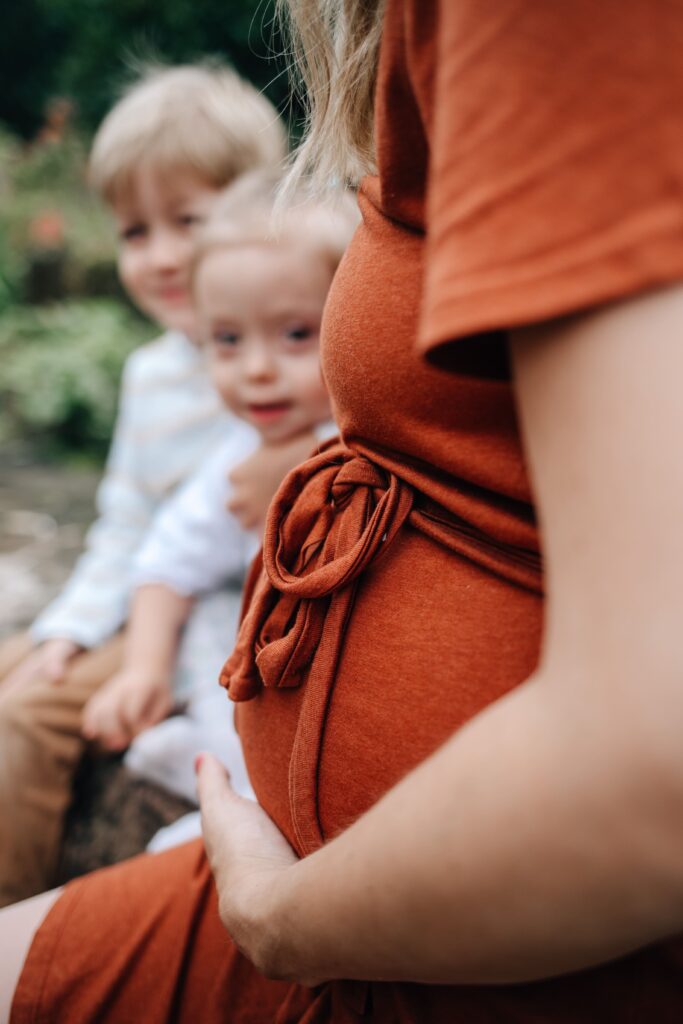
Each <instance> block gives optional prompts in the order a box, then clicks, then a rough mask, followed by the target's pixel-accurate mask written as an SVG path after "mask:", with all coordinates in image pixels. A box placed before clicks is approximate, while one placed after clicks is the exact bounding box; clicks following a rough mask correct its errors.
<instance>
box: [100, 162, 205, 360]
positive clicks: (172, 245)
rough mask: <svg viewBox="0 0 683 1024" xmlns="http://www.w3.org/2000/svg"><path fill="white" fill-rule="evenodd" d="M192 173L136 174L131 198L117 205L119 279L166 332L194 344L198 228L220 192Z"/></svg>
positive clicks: (195, 331) (140, 305)
mask: <svg viewBox="0 0 683 1024" xmlns="http://www.w3.org/2000/svg"><path fill="white" fill-rule="evenodd" d="M219 191H220V190H219V189H216V188H214V187H213V186H212V185H209V184H207V182H206V181H204V179H202V178H200V177H198V176H197V175H196V174H194V173H193V172H184V173H174V174H171V173H167V174H166V175H164V176H162V175H161V174H160V173H159V172H155V171H154V170H153V169H151V168H144V169H141V170H139V171H138V172H137V174H136V175H135V177H134V179H133V184H132V188H131V190H130V193H129V194H128V195H127V196H126V197H125V198H121V199H120V200H119V201H117V202H116V203H115V204H114V216H115V218H116V223H117V229H118V233H119V261H118V262H119V275H120V277H121V281H122V283H123V285H124V287H125V288H126V290H127V291H128V293H129V294H130V296H131V298H132V299H133V301H134V302H135V303H136V305H137V306H139V307H140V309H141V310H142V311H143V312H145V313H146V314H147V315H148V316H150V317H151V318H152V319H153V320H156V321H157V323H159V324H161V326H162V327H166V328H170V329H171V330H176V331H182V332H183V334H186V335H187V336H188V337H189V338H192V339H193V340H195V339H196V338H197V336H198V330H197V318H196V315H195V310H194V303H193V299H192V294H191V291H190V279H189V274H190V264H191V261H192V257H193V254H194V241H195V234H196V232H197V228H198V227H199V226H200V225H201V224H202V223H203V222H204V220H205V219H206V217H207V215H208V213H209V210H210V208H211V206H212V204H213V202H214V200H215V198H216V196H217V195H218V193H219Z"/></svg>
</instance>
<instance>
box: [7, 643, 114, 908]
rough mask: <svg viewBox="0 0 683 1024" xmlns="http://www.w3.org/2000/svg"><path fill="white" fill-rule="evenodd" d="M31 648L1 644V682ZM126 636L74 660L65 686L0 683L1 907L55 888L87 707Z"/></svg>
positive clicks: (47, 683) (17, 644) (46, 683)
mask: <svg viewBox="0 0 683 1024" xmlns="http://www.w3.org/2000/svg"><path fill="white" fill-rule="evenodd" d="M30 650H31V642H30V640H29V638H28V636H27V635H26V634H22V635H19V636H15V637H11V638H10V639H9V640H6V641H4V642H3V643H2V644H0V682H1V681H2V679H3V678H4V677H5V676H6V675H7V673H8V672H9V671H10V670H11V669H12V668H13V667H14V666H15V665H17V664H18V663H19V662H20V661H21V660H22V658H23V657H25V655H26V654H28V652H29V651H30ZM121 656H122V638H121V636H117V637H114V638H113V639H111V640H109V641H108V642H107V643H106V644H104V645H103V646H102V647H100V648H98V649H96V650H94V651H87V652H84V653H83V654H80V655H78V656H77V657H76V658H74V660H73V662H72V664H71V668H70V669H69V671H68V672H67V674H66V676H65V678H64V680H63V681H62V682H61V683H57V684H55V683H50V682H48V681H44V682H43V681H41V680H36V681H35V682H33V683H30V684H28V685H26V686H23V687H19V688H17V689H12V690H10V691H9V692H7V693H3V692H2V686H0V907H2V906H6V905H7V904H9V903H14V902H15V901H16V900H21V899H26V898H27V897H29V896H34V895H35V894H36V893H38V892H43V891H44V890H45V889H47V888H49V887H50V885H52V884H53V883H54V873H55V871H56V867H57V859H58V856H59V848H60V843H61V839H62V830H63V826H64V816H65V814H66V811H67V808H68V807H69V803H70V800H71V787H72V784H73V779H74V775H75V773H76V769H77V768H78V765H79V763H80V760H81V758H82V756H83V752H84V750H85V741H84V740H83V738H82V736H81V713H82V710H83V706H84V705H85V703H86V701H87V700H88V698H89V697H90V696H91V694H92V693H94V692H95V690H97V689H98V687H99V686H101V685H102V683H104V682H105V681H106V680H107V679H109V677H110V676H111V675H113V674H114V672H116V671H117V669H118V668H119V667H120V664H121Z"/></svg>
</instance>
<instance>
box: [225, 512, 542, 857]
mask: <svg viewBox="0 0 683 1024" xmlns="http://www.w3.org/2000/svg"><path fill="white" fill-rule="evenodd" d="M541 609H542V603H541V599H540V597H539V596H538V594H536V593H534V592H532V591H530V590H527V589H525V588H523V587H521V586H518V585H516V584H512V583H510V582H508V581H507V580H504V579H502V578H501V577H500V576H499V575H497V574H494V573H493V572H490V571H489V570H487V569H485V568H482V567H481V566H479V565H477V564H475V562H473V561H470V560H469V559H467V558H465V557H463V556H460V555H458V554H456V553H454V552H452V551H449V550H447V549H445V548H444V547H443V546H441V545H440V544H438V543H436V542H435V541H434V540H432V539H431V538H429V537H428V536H425V535H424V534H422V533H421V532H418V531H416V530H415V529H413V528H412V527H411V526H409V525H408V524H406V525H405V526H404V528H403V529H402V530H401V531H400V533H399V534H398V536H397V537H396V538H395V540H394V542H393V544H392V546H391V549H390V551H389V552H388V553H387V555H386V557H384V558H382V559H380V560H379V561H377V562H375V563H373V564H372V565H370V566H369V568H368V569H367V570H366V571H365V572H364V573H363V575H362V576H361V577H360V579H359V581H358V583H357V588H356V591H355V595H354V598H353V601H352V602H351V603H347V606H346V607H345V609H343V610H342V612H341V614H342V616H343V618H342V619H341V620H339V619H338V620H337V624H336V626H334V623H332V626H333V627H334V628H335V631H336V632H338V633H339V637H336V636H325V635H324V634H323V637H322V638H321V641H320V645H319V650H318V653H317V654H316V658H314V660H313V664H312V666H311V670H310V672H309V673H308V678H307V679H305V680H304V683H303V685H301V686H299V687H296V688H291V689H290V688H279V689H276V688H265V689H263V690H262V691H261V692H260V693H259V695H258V696H257V697H256V698H255V699H254V700H251V701H248V702H247V703H244V704H242V705H240V706H239V709H238V711H239V714H238V721H239V728H240V735H241V737H242V741H243V744H244V748H245V756H246V758H247V765H248V768H249V772H250V776H251V779H252V783H253V785H254V789H255V791H256V793H257V796H258V798H259V800H260V801H261V802H262V804H263V805H264V807H265V808H266V810H267V811H268V812H269V814H270V815H271V817H273V819H274V820H275V821H276V823H277V824H278V825H279V827H280V828H281V829H282V830H283V831H284V832H285V834H286V835H287V836H288V838H289V839H290V841H291V842H292V844H293V845H294V846H295V848H297V849H298V850H299V852H301V853H305V852H309V851H310V850H311V849H314V848H315V846H316V845H317V844H318V842H319V841H321V840H323V839H325V838H328V837H330V836H332V835H334V834H335V833H337V832H339V831H340V830H342V829H343V828H345V827H346V826H347V825H348V824H350V823H351V822H352V821H353V820H354V819H355V818H356V817H358V815H359V814H361V813H362V812H363V811H365V810H366V809H367V808H368V807H369V806H371V805H372V804H373V803H374V802H375V801H376V800H377V799H379V797H380V796H381V795H382V794H383V793H384V792H385V791H386V790H387V789H388V788H390V787H391V786H392V785H393V784H394V783H395V782H397V781H398V780H399V779H400V778H401V777H402V776H403V775H404V774H405V773H406V772H407V771H409V770H410V769H411V768H412V767H414V766H415V765H416V764H418V763H419V762H420V761H421V760H423V759H424V758H425V757H427V756H428V755H429V754H430V753H432V752H433V751H434V750H435V749H436V748H437V747H438V746H439V745H440V744H441V743H442V742H444V740H445V739H446V738H447V737H448V736H450V735H451V734H452V733H453V732H454V730H456V729H457V728H458V727H459V726H461V725H462V724H463V723H464V722H466V721H467V720H468V719H469V718H471V717H472V715H474V714H476V713H477V711H479V710H480V709H481V708H483V707H484V706H486V705H487V704H488V703H490V702H491V701H493V700H495V699H496V698H498V697H500V696H502V695H503V694H504V693H506V692H507V691H508V690H509V689H511V688H512V687H513V686H515V685H517V684H518V683H520V682H521V681H523V680H524V679H525V678H526V677H527V676H528V675H529V674H530V672H531V671H532V670H533V668H534V666H535V663H536V659H537V655H538V646H539V637H540V628H541ZM333 612H334V607H332V608H331V613H333ZM333 618H334V616H333V614H328V617H327V623H326V629H327V628H329V626H330V625H331V623H330V620H331V619H333ZM340 622H341V628H340V625H339V623H340ZM339 638H341V642H340V643H339V644H338V646H337V647H336V648H335V653H334V671H333V672H332V674H331V678H328V679H325V678H323V676H324V675H325V674H326V673H323V674H322V676H321V673H319V672H316V662H317V661H319V660H320V659H326V661H327V664H328V665H329V664H330V659H331V654H330V648H331V647H334V645H335V643H336V641H337V639H339Z"/></svg>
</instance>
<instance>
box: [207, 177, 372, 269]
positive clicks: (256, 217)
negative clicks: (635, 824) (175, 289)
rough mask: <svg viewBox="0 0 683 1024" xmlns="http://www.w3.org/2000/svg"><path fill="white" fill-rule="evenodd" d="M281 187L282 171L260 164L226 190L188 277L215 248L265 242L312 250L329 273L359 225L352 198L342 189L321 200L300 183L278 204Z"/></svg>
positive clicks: (208, 222)
mask: <svg viewBox="0 0 683 1024" xmlns="http://www.w3.org/2000/svg"><path fill="white" fill-rule="evenodd" d="M281 185H282V176H281V172H280V173H278V172H277V171H275V170H273V169H272V168H261V169H260V170H256V171H252V172H250V173H249V174H244V175H243V176H242V177H241V178H239V179H238V180H237V181H236V182H235V183H234V184H233V185H230V186H229V187H228V188H226V189H225V191H224V192H223V194H222V195H221V196H219V198H218V199H217V201H216V203H215V204H214V205H213V206H212V208H211V214H210V217H209V220H208V221H207V223H206V224H205V226H204V227H203V229H202V231H201V233H200V235H199V237H198V240H197V247H196V250H195V257H194V262H193V276H194V274H196V271H197V268H198V267H199V265H200V264H201V262H202V259H203V258H204V257H205V256H206V255H207V253H209V252H212V251H214V250H215V249H232V248H236V247H239V246H244V245H269V244H270V245H296V246H298V247H301V248H305V249H307V250H309V251H312V252H315V253H316V255H319V256H320V258H321V259H324V260H326V261H327V262H328V264H329V266H330V271H331V273H334V271H335V270H336V268H337V265H338V264H339V261H340V260H341V258H342V256H343V255H344V251H345V250H346V247H347V245H348V244H349V241H350V240H351V236H352V234H353V232H354V230H355V228H356V226H357V225H358V221H359V214H358V206H357V203H356V200H355V196H354V195H352V194H351V193H350V192H349V191H348V190H346V189H345V190H339V191H338V192H337V193H336V194H334V196H330V197H325V199H320V198H311V194H310V189H309V187H308V184H307V183H304V182H302V183H301V184H300V185H299V186H297V187H296V188H295V190H294V191H293V193H292V194H291V195H290V196H289V197H288V204H287V206H285V207H282V205H281V204H280V203H279V202H278V195H279V192H280V188H281Z"/></svg>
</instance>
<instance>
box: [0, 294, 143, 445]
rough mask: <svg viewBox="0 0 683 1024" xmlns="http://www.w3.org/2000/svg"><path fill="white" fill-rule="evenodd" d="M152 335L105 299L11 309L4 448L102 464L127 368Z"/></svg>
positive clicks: (1, 336) (2, 371) (2, 411)
mask: <svg viewBox="0 0 683 1024" xmlns="http://www.w3.org/2000/svg"><path fill="white" fill-rule="evenodd" d="M153 333H154V328H153V327H152V326H151V325H150V324H146V323H145V322H144V321H142V320H141V319H140V318H139V317H137V316H136V315H135V314H134V313H133V312H132V311H130V310H128V309H127V308H126V307H125V306H123V305H121V304H119V303H117V302H115V301H111V300H106V299H97V300H87V301H79V302H75V301H72V302H67V303H62V304H58V305H52V306H39V307H28V306H12V307H9V308H8V309H7V310H5V312H4V313H3V315H2V317H0V442H3V441H10V440H11V441H14V440H23V441H26V440H28V441H29V442H31V443H32V444H33V445H34V446H35V447H36V449H37V450H38V451H40V452H42V453H44V454H51V455H55V454H56V455H65V454H69V453H70V454H72V455H75V454H78V455H81V456H86V457H89V458H97V459H101V458H102V457H103V456H104V454H105V452H106V449H107V447H108V443H109V439H110V436H111V430H112V426H113V422H114V417H115V413H116V403H117V395H118V387H119V379H120V375H121V369H122V366H123V362H124V360H125V358H126V356H127V355H128V353H129V352H130V351H131V350H132V349H133V348H134V347H135V346H136V345H138V344H140V342H142V341H145V340H147V339H149V338H150V337H151V336H152V335H153Z"/></svg>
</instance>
